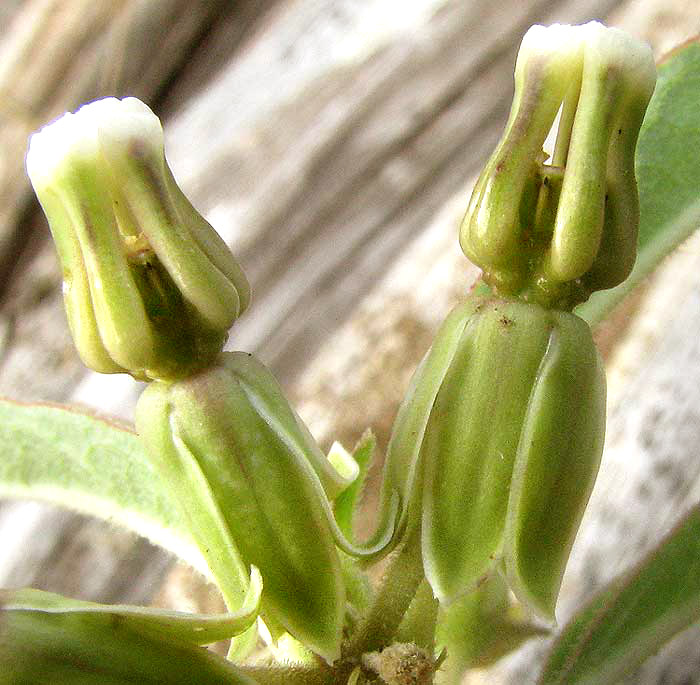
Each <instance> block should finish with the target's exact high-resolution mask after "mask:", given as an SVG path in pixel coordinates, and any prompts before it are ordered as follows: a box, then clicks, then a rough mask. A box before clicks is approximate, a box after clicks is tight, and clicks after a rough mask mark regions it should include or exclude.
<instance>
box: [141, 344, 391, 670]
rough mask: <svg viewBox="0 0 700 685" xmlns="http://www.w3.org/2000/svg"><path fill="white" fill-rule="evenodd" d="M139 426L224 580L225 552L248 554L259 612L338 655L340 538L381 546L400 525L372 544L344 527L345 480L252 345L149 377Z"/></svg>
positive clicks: (364, 550) (364, 551) (366, 552)
mask: <svg viewBox="0 0 700 685" xmlns="http://www.w3.org/2000/svg"><path fill="white" fill-rule="evenodd" d="M136 427H137V430H138V432H139V434H140V435H141V437H142V438H143V439H144V440H145V442H146V446H147V448H148V450H149V452H150V454H151V457H152V459H153V461H154V463H155V464H156V467H157V468H158V470H159V471H160V473H161V474H162V476H163V479H164V481H165V482H166V483H168V485H169V486H170V487H171V489H172V490H173V494H174V496H175V499H176V500H177V501H178V502H180V504H181V506H182V507H183V510H184V513H185V516H186V518H188V519H189V521H190V523H191V525H192V528H193V530H194V531H196V535H195V537H196V539H197V542H198V544H199V546H200V550H201V552H202V555H203V556H204V558H205V559H206V560H207V562H208V564H209V566H210V568H211V569H212V573H213V574H214V576H215V578H216V579H217V581H218V582H219V584H220V586H221V587H222V590H223V591H224V592H225V591H226V586H227V585H228V584H229V583H230V582H234V583H235V582H236V579H235V578H234V579H233V581H231V571H230V568H229V561H228V559H232V558H234V557H236V556H237V555H239V554H240V557H241V558H242V559H243V560H244V562H245V563H246V564H254V565H255V566H257V567H258V568H259V569H260V572H261V574H262V577H263V596H262V608H263V614H264V615H266V616H268V617H270V618H271V619H272V622H273V625H282V626H283V627H284V628H285V629H286V630H288V631H289V632H290V633H291V634H292V635H293V636H294V637H296V638H297V639H298V640H300V641H301V642H303V643H304V644H305V645H307V646H308V647H310V648H311V649H313V650H314V651H315V652H317V653H318V654H320V655H322V656H323V657H324V658H326V659H327V660H328V661H333V660H334V659H336V658H337V657H338V656H339V655H340V652H339V650H340V637H341V630H342V627H343V621H344V617H345V590H344V586H343V580H342V573H341V567H340V560H339V557H338V552H337V551H336V544H338V545H339V546H340V547H341V548H342V549H343V550H344V551H345V552H347V553H349V554H352V555H355V556H373V555H375V554H378V553H380V552H381V550H382V549H384V548H385V547H386V546H387V543H388V541H389V539H390V538H391V534H392V532H393V525H392V526H388V527H387V528H386V529H385V531H384V532H383V533H382V534H380V535H378V536H377V539H376V541H375V542H373V543H372V544H370V545H367V546H366V547H357V546H355V545H354V544H352V542H350V541H348V540H346V539H345V537H344V536H343V534H342V533H341V531H340V530H339V528H338V526H337V524H336V523H335V520H334V519H333V515H332V512H331V508H330V504H329V500H328V498H329V497H334V496H335V495H336V494H338V493H339V492H340V491H341V490H342V489H343V488H344V487H345V486H347V485H348V482H347V481H344V480H343V479H342V478H341V477H340V476H339V475H338V474H337V472H336V471H335V470H334V468H333V467H332V466H331V463H330V462H329V461H328V460H327V459H326V458H325V456H324V455H323V453H322V452H321V451H320V449H319V447H318V446H317V445H316V443H315V442H314V440H313V438H312V437H311V435H310V433H309V432H308V430H307V429H306V428H305V426H304V425H303V424H302V422H301V420H300V419H299V417H298V416H297V415H296V414H295V413H294V411H293V410H292V409H291V408H290V406H289V405H288V403H287V401H286V399H285V398H284V395H283V394H282V390H281V388H280V387H279V385H278V384H277V382H276V381H275V379H274V378H273V376H272V375H271V374H270V372H269V371H268V370H267V369H266V368H265V367H264V366H263V365H262V364H261V363H260V362H258V361H257V360H256V359H255V358H254V357H253V356H252V355H250V354H246V353H243V352H233V353H224V354H222V355H221V356H220V357H219V359H218V361H217V363H216V364H214V365H212V366H211V367H210V368H208V369H206V370H205V371H202V372H200V373H198V374H195V375H193V376H190V377H189V378H187V379H183V380H180V381H175V382H165V381H157V382H154V383H152V384H151V385H150V386H149V387H148V388H147V389H146V391H145V392H144V393H143V395H142V396H141V398H140V400H139V403H138V406H137V409H136ZM392 523H393V522H392ZM239 594H240V591H239Z"/></svg>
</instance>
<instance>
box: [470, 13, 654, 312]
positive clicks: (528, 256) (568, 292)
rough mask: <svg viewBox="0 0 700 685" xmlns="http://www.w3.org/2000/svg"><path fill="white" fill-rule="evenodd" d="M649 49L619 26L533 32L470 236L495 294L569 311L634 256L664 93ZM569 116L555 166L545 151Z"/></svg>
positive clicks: (473, 204) (474, 201)
mask: <svg viewBox="0 0 700 685" xmlns="http://www.w3.org/2000/svg"><path fill="white" fill-rule="evenodd" d="M655 81H656V70H655V66H654V60H653V57H652V54H651V50H650V49H649V47H648V46H647V45H645V44H642V43H639V42H637V41H635V40H634V39H632V38H630V37H629V36H627V35H626V34H625V33H623V32H622V31H619V30H618V29H612V28H605V27H604V26H602V25H601V24H599V23H597V22H591V23H589V24H586V25H584V26H559V25H556V26H550V27H548V28H545V27H542V26H533V27H532V28H531V29H530V30H529V31H528V32H527V34H526V35H525V37H524V38H523V42H522V45H521V48H520V52H519V54H518V61H517V65H516V69H515V98H514V101H513V107H512V110H511V114H510V118H509V120H508V124H507V125H506V130H505V132H504V134H503V137H502V139H501V141H500V143H499V145H498V147H497V148H496V150H495V152H494V153H493V155H492V157H491V159H490V160H489V162H488V163H487V165H486V167H485V168H484V170H483V172H482V173H481V176H480V177H479V179H478V181H477V183H476V186H475V188H474V191H473V194H472V197H471V200H470V202H469V206H468V209H467V212H466V215H465V217H464V220H463V222H462V227H461V230H460V243H461V245H462V249H463V250H464V253H465V254H466V255H467V257H468V258H469V259H470V260H471V261H473V262H474V263H475V264H477V265H478V266H480V267H481V268H482V269H483V270H484V279H485V280H486V282H487V283H489V284H490V285H491V286H492V287H494V288H495V290H496V292H498V293H500V294H503V295H508V296H512V295H517V296H519V297H522V298H523V299H527V300H530V301H535V302H539V303H542V304H545V305H547V306H552V305H553V306H557V307H558V308H561V309H571V308H573V306H574V305H576V304H577V303H579V302H581V301H584V300H586V299H587V298H588V296H589V295H590V293H591V292H592V291H594V290H600V289H604V288H610V287H613V286H615V285H617V284H618V283H621V282H622V281H623V280H624V279H625V278H626V277H627V276H628V275H629V273H630V271H631V270H632V267H633V265H634V261H635V258H636V244H637V227H638V224H639V201H638V196H637V187H636V182H635V176H634V152H635V146H636V142H637V136H638V133H639V128H640V126H641V124H642V119H643V117H644V112H645V110H646V106H647V104H648V102H649V99H650V97H651V94H652V92H653V90H654V84H655ZM560 108H561V119H560V122H559V128H558V135H557V140H556V145H555V149H554V153H553V155H552V158H551V160H549V161H548V162H546V160H547V155H546V154H545V153H544V152H543V150H542V146H543V144H544V141H545V139H546V137H547V135H548V133H549V131H550V129H551V127H552V125H553V123H554V120H555V117H556V116H557V112H559V110H560Z"/></svg>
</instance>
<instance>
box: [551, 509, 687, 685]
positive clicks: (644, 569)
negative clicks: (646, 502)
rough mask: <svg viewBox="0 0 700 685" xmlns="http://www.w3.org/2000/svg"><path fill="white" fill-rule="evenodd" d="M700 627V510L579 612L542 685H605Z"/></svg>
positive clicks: (562, 638) (562, 637)
mask: <svg viewBox="0 0 700 685" xmlns="http://www.w3.org/2000/svg"><path fill="white" fill-rule="evenodd" d="M698 619H700V505H697V506H696V507H694V508H693V509H692V510H691V511H690V512H689V513H688V514H687V516H686V517H685V518H684V519H683V520H682V521H681V523H680V524H679V525H678V526H677V527H676V529H675V530H673V531H672V532H671V533H670V534H669V535H668V536H667V537H666V538H665V539H664V540H663V541H662V542H661V544H660V545H659V546H658V547H657V548H656V549H655V550H654V551H653V552H652V553H651V554H650V555H649V556H647V558H646V559H645V560H644V561H642V562H641V564H640V565H639V566H638V567H637V568H635V569H633V570H632V571H631V572H629V573H628V574H624V575H623V576H621V577H619V578H617V579H615V580H614V581H613V582H612V583H611V584H610V585H609V586H608V587H607V588H605V589H604V590H603V591H602V592H601V593H600V594H599V595H598V596H597V597H596V598H595V599H593V601H592V602H591V603H590V604H589V605H588V606H586V607H585V608H584V609H582V610H581V611H579V612H578V613H577V614H576V615H575V616H574V617H573V618H572V619H571V621H570V623H569V624H568V625H567V626H566V627H565V628H564V630H563V632H562V634H561V635H560V636H559V638H558V639H557V641H556V643H555V645H554V647H553V649H552V652H551V653H550V655H549V658H548V659H547V662H546V665H545V667H544V670H543V672H542V675H541V677H540V680H539V685H606V683H615V682H616V681H617V680H618V679H619V678H620V677H621V676H623V675H624V674H625V673H626V672H628V671H629V670H631V669H632V668H634V667H636V666H638V665H639V664H640V663H641V662H642V661H643V660H644V659H646V658H647V657H649V656H651V655H652V654H654V653H655V652H656V651H658V649H659V648H660V647H661V646H662V645H663V644H664V643H665V642H666V641H667V640H669V639H670V638H671V637H673V636H674V635H675V634H676V633H678V632H679V631H681V630H683V629H685V628H687V627H688V626H689V625H691V624H692V623H694V622H695V621H697V620H698Z"/></svg>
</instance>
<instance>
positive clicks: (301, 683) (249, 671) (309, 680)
mask: <svg viewBox="0 0 700 685" xmlns="http://www.w3.org/2000/svg"><path fill="white" fill-rule="evenodd" d="M237 668H238V670H239V671H241V672H242V673H244V674H245V675H247V676H250V677H251V678H253V680H255V682H256V683H259V685H338V684H339V683H340V682H342V681H339V680H338V679H337V678H338V673H337V671H335V670H333V669H331V668H330V667H319V668H309V667H308V666H298V667H295V666H287V667H284V666H237Z"/></svg>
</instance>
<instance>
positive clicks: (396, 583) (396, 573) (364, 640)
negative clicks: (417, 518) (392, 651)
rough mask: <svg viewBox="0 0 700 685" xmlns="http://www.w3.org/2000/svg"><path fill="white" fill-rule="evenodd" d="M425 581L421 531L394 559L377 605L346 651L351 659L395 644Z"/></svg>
mask: <svg viewBox="0 0 700 685" xmlns="http://www.w3.org/2000/svg"><path fill="white" fill-rule="evenodd" d="M424 577H425V576H424V573H423V560H422V555H421V546H420V529H417V530H415V531H414V532H413V533H412V534H411V535H409V537H408V538H407V540H406V542H405V543H404V544H403V545H402V546H401V547H400V548H399V549H398V550H396V551H395V552H394V553H393V555H392V556H391V557H390V560H389V564H388V566H387V569H386V571H385V573H384V577H383V578H382V581H381V583H380V586H379V590H378V591H377V594H376V596H375V598H374V603H373V604H372V606H371V607H370V610H369V613H368V614H367V616H366V617H365V618H364V620H363V621H361V623H360V625H359V628H358V630H357V632H356V633H355V635H354V636H353V637H352V638H351V640H350V642H349V644H348V645H347V648H346V650H344V651H345V655H346V656H347V657H351V658H352V657H360V656H361V655H362V654H364V653H366V652H373V651H376V650H380V649H382V647H385V646H386V645H388V644H390V643H391V642H392V638H393V637H394V635H395V634H396V631H397V629H398V627H399V625H400V624H401V621H402V619H403V617H404V614H405V613H406V611H407V609H408V607H409V606H410V604H411V601H412V600H413V598H414V596H415V594H416V590H417V589H418V586H419V585H420V583H421V581H422V580H423V579H424Z"/></svg>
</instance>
